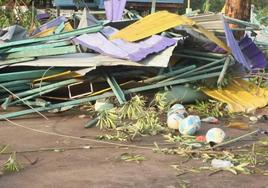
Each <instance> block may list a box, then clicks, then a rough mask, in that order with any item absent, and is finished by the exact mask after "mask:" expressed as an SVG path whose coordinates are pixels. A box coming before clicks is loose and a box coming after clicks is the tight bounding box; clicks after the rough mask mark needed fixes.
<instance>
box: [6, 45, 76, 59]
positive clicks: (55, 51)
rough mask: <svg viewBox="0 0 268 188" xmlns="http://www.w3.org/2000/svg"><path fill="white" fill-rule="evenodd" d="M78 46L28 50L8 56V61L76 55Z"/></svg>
mask: <svg viewBox="0 0 268 188" xmlns="http://www.w3.org/2000/svg"><path fill="white" fill-rule="evenodd" d="M76 52H77V50H76V46H65V47H57V48H47V49H37V50H27V51H21V52H15V53H11V54H9V55H7V56H6V57H5V58H6V59H15V58H27V57H42V56H51V55H62V54H71V53H76Z"/></svg>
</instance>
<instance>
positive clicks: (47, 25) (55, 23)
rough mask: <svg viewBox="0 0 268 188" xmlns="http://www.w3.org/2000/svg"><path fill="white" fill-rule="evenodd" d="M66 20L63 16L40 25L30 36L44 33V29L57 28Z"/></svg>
mask: <svg viewBox="0 0 268 188" xmlns="http://www.w3.org/2000/svg"><path fill="white" fill-rule="evenodd" d="M67 21H68V19H67V18H65V17H64V16H60V17H57V18H55V19H53V20H51V21H49V22H47V23H45V24H43V25H41V26H40V27H39V28H37V29H36V30H35V31H34V32H33V33H32V35H36V34H37V33H40V32H42V31H45V30H46V29H49V28H51V27H55V26H59V25H60V24H61V23H62V22H67Z"/></svg>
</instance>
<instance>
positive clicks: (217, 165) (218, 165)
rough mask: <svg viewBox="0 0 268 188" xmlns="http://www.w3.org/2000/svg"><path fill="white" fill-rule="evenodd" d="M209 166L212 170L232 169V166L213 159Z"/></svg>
mask: <svg viewBox="0 0 268 188" xmlns="http://www.w3.org/2000/svg"><path fill="white" fill-rule="evenodd" d="M211 166H212V167H213V168H230V167H233V166H234V164H233V163H231V162H230V161H226V160H220V159H213V160H212V161H211Z"/></svg>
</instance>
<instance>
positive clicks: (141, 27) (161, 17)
mask: <svg viewBox="0 0 268 188" xmlns="http://www.w3.org/2000/svg"><path fill="white" fill-rule="evenodd" d="M181 25H187V26H192V27H194V28H195V29H197V30H198V31H199V32H200V33H202V34H204V35H205V36H206V37H207V38H208V39H209V40H211V41H212V42H214V43H216V44H217V45H218V46H219V47H221V48H223V49H224V50H226V51H227V52H229V53H230V52H231V50H230V48H229V47H228V46H227V45H226V43H224V42H223V41H221V40H220V39H219V38H218V37H216V36H215V35H214V33H213V32H211V31H208V30H207V29H205V28H203V27H202V26H199V25H197V24H196V23H195V22H194V21H193V20H192V19H190V18H187V17H185V16H180V15H177V14H174V13H169V12H167V11H159V12H156V13H154V14H150V15H149V16H146V17H144V18H142V19H141V20H139V21H137V22H135V23H133V24H131V25H130V26H128V27H126V28H124V29H122V30H120V31H119V32H117V33H115V34H114V35H112V36H111V37H110V39H111V40H113V39H119V38H120V39H123V40H125V41H129V42H135V41H138V40H141V39H145V38H147V37H150V36H152V35H155V34H158V33H161V32H163V31H166V30H168V29H171V28H174V27H177V26H181Z"/></svg>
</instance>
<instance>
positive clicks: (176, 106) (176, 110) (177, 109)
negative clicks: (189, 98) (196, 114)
mask: <svg viewBox="0 0 268 188" xmlns="http://www.w3.org/2000/svg"><path fill="white" fill-rule="evenodd" d="M173 113H177V114H180V115H181V116H183V118H185V117H186V116H187V112H186V110H185V108H184V106H183V105H181V104H174V105H173V106H172V107H171V108H170V109H169V111H168V116H170V115H171V114H173Z"/></svg>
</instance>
